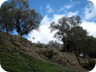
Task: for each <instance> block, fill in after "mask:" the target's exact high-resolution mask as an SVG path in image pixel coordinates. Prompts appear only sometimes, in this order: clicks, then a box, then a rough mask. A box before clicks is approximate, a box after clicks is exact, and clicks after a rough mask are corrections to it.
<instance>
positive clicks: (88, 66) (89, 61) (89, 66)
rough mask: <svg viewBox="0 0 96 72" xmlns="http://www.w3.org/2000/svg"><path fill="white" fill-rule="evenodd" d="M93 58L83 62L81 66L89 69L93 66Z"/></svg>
mask: <svg viewBox="0 0 96 72" xmlns="http://www.w3.org/2000/svg"><path fill="white" fill-rule="evenodd" d="M95 64H96V62H95V60H92V59H89V60H88V63H85V64H83V65H82V66H83V67H84V68H86V69H87V70H88V71H91V70H92V69H93V68H94V67H95Z"/></svg>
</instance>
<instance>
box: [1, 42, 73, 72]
mask: <svg viewBox="0 0 96 72" xmlns="http://www.w3.org/2000/svg"><path fill="white" fill-rule="evenodd" d="M17 49H18V47H15V46H4V45H1V44H0V63H1V64H2V67H3V68H4V69H5V70H6V71H8V72H73V71H71V70H69V69H64V68H61V67H58V66H57V65H54V64H50V63H47V62H43V61H40V60H38V59H35V58H33V57H32V56H29V55H26V54H24V53H22V52H21V51H19V50H17Z"/></svg>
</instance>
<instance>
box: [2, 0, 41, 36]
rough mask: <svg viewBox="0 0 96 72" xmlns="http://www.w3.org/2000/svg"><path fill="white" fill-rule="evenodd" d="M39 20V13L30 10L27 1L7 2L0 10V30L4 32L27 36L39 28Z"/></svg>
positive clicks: (13, 0)
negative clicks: (15, 32) (14, 31)
mask: <svg viewBox="0 0 96 72" xmlns="http://www.w3.org/2000/svg"><path fill="white" fill-rule="evenodd" d="M41 19H42V17H41V15H40V14H39V13H37V12H36V11H35V10H34V9H30V7H29V4H28V0H9V1H6V2H5V3H3V4H2V6H1V8H0V29H1V30H3V31H6V32H12V31H13V30H16V31H17V32H18V34H19V35H21V36H22V35H24V34H28V33H29V32H30V31H31V30H33V29H37V28H38V27H39V25H40V21H41Z"/></svg>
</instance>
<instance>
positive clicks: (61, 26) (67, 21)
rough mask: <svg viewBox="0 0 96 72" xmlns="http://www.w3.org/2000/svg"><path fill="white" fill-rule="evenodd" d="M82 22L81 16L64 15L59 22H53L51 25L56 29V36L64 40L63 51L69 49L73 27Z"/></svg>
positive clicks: (52, 28) (52, 29)
mask: <svg viewBox="0 0 96 72" xmlns="http://www.w3.org/2000/svg"><path fill="white" fill-rule="evenodd" d="M80 23H81V20H80V17H79V16H72V17H63V18H61V19H59V20H58V23H55V22H52V23H51V25H50V28H51V31H54V30H56V31H57V32H56V34H55V35H54V37H56V38H58V39H59V40H62V42H63V51H68V48H67V47H68V46H67V45H68V39H69V38H70V37H69V36H70V35H69V34H70V31H71V29H72V28H74V27H76V26H78V25H79V24H80Z"/></svg>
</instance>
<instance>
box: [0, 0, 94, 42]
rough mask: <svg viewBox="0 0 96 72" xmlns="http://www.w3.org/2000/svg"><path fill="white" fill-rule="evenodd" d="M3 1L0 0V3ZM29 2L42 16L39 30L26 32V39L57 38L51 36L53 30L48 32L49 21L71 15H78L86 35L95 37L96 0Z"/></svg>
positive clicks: (47, 39)
mask: <svg viewBox="0 0 96 72" xmlns="http://www.w3.org/2000/svg"><path fill="white" fill-rule="evenodd" d="M3 1H5V0H0V4H1V3H2V2H3ZM29 4H30V8H33V9H35V10H36V11H37V12H39V13H40V14H41V15H42V16H43V19H42V21H41V25H40V27H39V31H35V30H33V31H31V32H30V33H29V34H28V37H27V39H28V40H30V41H32V42H38V41H39V42H41V43H48V42H49V41H50V40H57V39H55V38H53V36H54V33H55V32H53V33H50V29H49V28H48V27H49V26H50V23H51V22H52V21H55V22H57V21H58V19H60V18H61V17H63V16H68V17H71V16H73V15H79V16H80V17H81V19H82V23H81V25H80V26H82V27H83V29H86V30H87V31H88V35H93V36H94V37H96V0H29ZM33 37H35V39H33Z"/></svg>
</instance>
